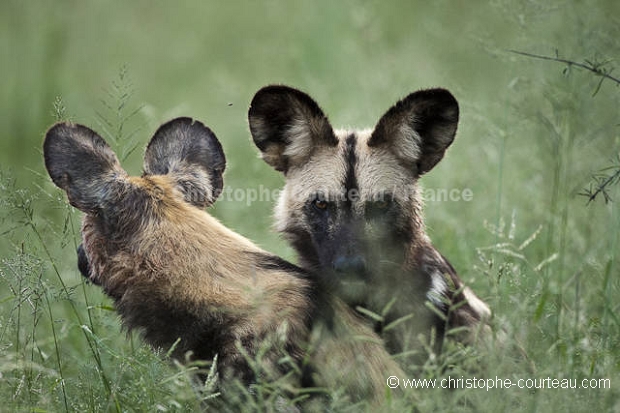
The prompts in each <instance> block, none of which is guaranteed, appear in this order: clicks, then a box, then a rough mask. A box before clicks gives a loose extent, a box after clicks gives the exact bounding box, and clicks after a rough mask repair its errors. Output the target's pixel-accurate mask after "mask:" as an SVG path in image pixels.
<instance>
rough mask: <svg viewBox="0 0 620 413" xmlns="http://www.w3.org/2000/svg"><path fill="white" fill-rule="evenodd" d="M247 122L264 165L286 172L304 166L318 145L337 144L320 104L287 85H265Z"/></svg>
mask: <svg viewBox="0 0 620 413" xmlns="http://www.w3.org/2000/svg"><path fill="white" fill-rule="evenodd" d="M248 120H249V123H250V132H251V133H252V138H253V139H254V143H255V144H256V146H257V147H258V149H260V150H261V152H262V157H263V159H264V160H265V162H267V163H268V164H269V165H271V166H273V167H274V168H275V169H276V170H278V171H282V172H284V173H286V171H287V170H288V169H289V168H290V167H294V166H295V165H299V164H301V163H302V162H303V161H304V160H305V159H307V157H308V156H310V155H311V154H312V152H313V150H314V149H315V148H316V147H317V146H336V145H338V139H337V138H336V136H335V135H334V131H333V129H332V127H331V125H330V124H329V121H328V120H327V117H326V116H325V114H323V111H322V110H321V108H320V107H319V105H318V104H317V103H316V102H315V101H314V100H313V99H312V98H311V97H310V96H308V95H307V94H305V93H303V92H301V91H299V90H297V89H293V88H290V87H287V86H266V87H264V88H262V89H261V90H259V91H258V92H256V95H254V98H253V99H252V103H251V105H250V110H249V112H248Z"/></svg>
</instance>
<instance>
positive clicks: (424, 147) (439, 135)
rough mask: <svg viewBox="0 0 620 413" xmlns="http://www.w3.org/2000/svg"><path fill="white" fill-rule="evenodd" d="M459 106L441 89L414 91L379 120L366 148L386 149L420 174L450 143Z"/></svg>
mask: <svg viewBox="0 0 620 413" xmlns="http://www.w3.org/2000/svg"><path fill="white" fill-rule="evenodd" d="M458 121H459V105H458V103H457V101H456V99H455V98H454V96H452V94H451V93H450V92H448V91H447V90H445V89H428V90H420V91H417V92H414V93H412V94H410V95H409V96H407V97H406V98H404V99H403V100H401V101H399V102H398V103H396V104H395V105H394V106H392V108H390V110H388V111H387V113H386V114H385V115H383V117H382V118H381V119H380V120H379V123H377V126H376V127H375V130H374V131H373V133H372V136H371V138H370V139H369V140H368V146H370V147H379V146H384V145H385V146H387V147H389V148H390V150H392V151H393V152H394V154H395V155H396V156H397V157H399V158H400V159H401V160H402V161H404V162H405V163H407V164H410V165H411V166H412V167H414V168H415V169H416V174H417V175H422V174H424V173H426V172H428V171H430V170H431V169H433V167H434V166H435V165H436V164H437V163H438V162H439V161H440V160H441V159H442V158H443V155H444V153H445V151H446V149H448V146H450V144H452V141H454V135H455V134H456V127H457V124H458Z"/></svg>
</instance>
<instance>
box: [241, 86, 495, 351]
mask: <svg viewBox="0 0 620 413" xmlns="http://www.w3.org/2000/svg"><path fill="white" fill-rule="evenodd" d="M458 115H459V108H458V104H457V101H456V100H455V98H454V97H453V96H452V94H450V92H448V91H447V90H444V89H430V90H421V91H418V92H415V93H412V94H410V95H409V96H407V97H406V98H404V99H402V100H401V101H399V102H398V103H396V104H395V105H394V106H393V107H392V108H391V109H390V110H388V111H387V113H385V114H384V115H383V117H381V119H380V120H379V122H378V123H377V125H376V126H375V128H374V129H372V130H334V129H332V126H331V125H330V123H329V121H328V119H327V117H326V116H325V114H324V113H323V111H322V110H321V109H320V107H319V105H318V104H317V103H316V102H315V101H314V100H313V99H312V98H311V97H310V96H308V95H307V94H305V93H303V92H301V91H299V90H296V89H293V88H289V87H286V86H267V87H264V88H263V89H261V90H259V91H258V92H257V93H256V95H255V96H254V98H253V100H252V103H251V106H250V109H249V113H248V117H249V126H250V131H251V134H252V137H253V139H254V142H255V144H256V146H257V147H258V148H259V149H260V150H261V152H262V157H263V159H264V160H265V161H266V162H267V163H268V164H269V165H271V166H272V167H274V168H275V169H276V170H278V171H281V172H282V173H283V174H284V175H285V178H286V184H285V187H284V190H283V191H282V193H281V195H280V199H279V202H278V204H277V206H276V212H275V216H276V228H277V230H278V231H280V232H281V233H283V234H284V236H285V237H286V238H287V239H288V240H289V241H290V242H291V243H292V245H293V247H294V248H295V249H296V251H297V252H298V255H299V259H300V265H301V266H302V267H304V268H306V269H309V270H311V271H315V272H317V274H320V275H321V276H323V277H326V279H325V280H324V281H325V282H326V283H328V284H331V288H332V289H333V290H334V291H336V294H337V295H338V296H340V297H342V298H343V299H344V300H345V301H346V302H347V303H349V305H351V306H352V307H357V306H361V307H364V308H366V309H368V310H371V311H373V312H375V313H377V314H380V315H383V316H384V317H383V321H382V323H381V324H380V325H378V326H377V328H378V329H381V328H385V327H386V326H387V325H389V324H390V323H393V324H392V325H391V326H390V327H389V328H385V330H387V331H384V338H385V339H386V341H387V345H388V347H389V349H390V351H392V352H401V351H404V350H412V349H416V348H419V343H418V342H417V340H418V336H419V334H420V333H425V334H426V340H428V338H429V337H428V334H427V333H429V332H431V331H433V330H434V331H435V332H436V334H437V335H438V340H436V341H435V342H436V343H437V347H436V349H438V348H440V343H441V338H442V337H443V333H445V331H446V327H456V326H469V327H474V326H478V325H479V326H484V323H481V321H483V320H486V319H487V318H488V317H489V316H490V310H489V308H488V307H487V305H486V304H485V303H484V302H482V301H481V300H480V299H478V298H477V297H476V296H475V295H474V293H473V292H472V291H471V290H470V289H469V288H467V287H465V286H464V285H463V283H462V282H461V280H460V279H459V278H458V276H457V274H456V271H455V270H454V268H453V267H452V266H451V265H450V263H449V262H448V260H446V258H444V257H443V256H442V255H441V254H440V253H439V252H438V251H437V250H436V249H435V248H434V247H433V245H432V244H431V241H430V239H429V237H428V236H427V235H426V232H425V228H424V223H423V220H422V201H421V197H420V195H419V189H418V184H417V181H418V178H419V177H420V176H421V175H423V174H424V173H426V172H428V171H430V170H431V169H432V168H433V167H434V166H435V165H436V164H437V163H438V162H439V161H440V160H441V158H442V157H443V155H444V152H445V150H446V149H447V148H448V146H450V144H451V143H452V141H453V139H454V135H455V133H456V128H457V122H458ZM427 301H428V302H430V303H432V305H433V306H434V307H435V308H436V310H439V311H431V309H429V308H428V306H427V305H426V304H425V303H426V302H427ZM437 313H439V314H437ZM443 315H445V317H444V316H443ZM397 320H398V321H399V322H398V323H395V321H397ZM472 330H473V329H472Z"/></svg>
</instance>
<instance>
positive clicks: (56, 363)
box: [0, 0, 620, 411]
mask: <svg viewBox="0 0 620 413" xmlns="http://www.w3.org/2000/svg"><path fill="white" fill-rule="evenodd" d="M619 16H620V3H619V2H617V1H613V0H586V1H579V2H576V1H558V0H554V1H533V0H516V1H513V0H511V1H508V0H494V1H488V2H485V1H475V2H461V3H457V2H453V1H447V0H437V1H433V2H427V1H394V2H386V1H365V0H343V1H338V2H336V1H327V0H325V1H323V0H316V1H312V2H310V1H306V2H300V1H299V2H298V1H288V2H286V1H262V2H258V1H257V2H245V1H228V2H224V1H190V2H167V1H146V0H142V1H133V2H115V1H99V2H94V1H69V0H59V1H54V2H43V1H27V2H24V1H16V0H15V1H14V0H4V1H2V2H1V3H0V53H1V55H0V60H1V62H2V63H1V64H0V73H1V74H2V81H1V82H0V99H1V100H0V113H1V116H0V173H1V181H0V185H1V187H0V189H1V190H2V194H1V195H0V202H1V204H0V206H1V208H2V209H1V211H0V234H1V239H0V259H2V262H1V263H0V275H1V278H0V379H1V380H2V381H3V382H4V384H3V385H2V390H0V398H2V399H4V400H5V401H3V404H2V405H1V406H0V411H35V410H36V411H59V410H60V411H62V410H71V411H73V410H88V411H107V410H114V411H120V410H123V411H129V410H135V411H147V410H148V411H152V410H155V409H159V410H175V409H178V410H183V409H190V408H197V407H198V406H199V403H197V402H196V395H195V394H194V391H193V390H191V386H189V385H188V384H187V379H186V376H184V375H183V374H181V373H183V370H182V369H181V370H179V371H177V370H175V368H174V367H172V366H170V365H168V364H167V363H161V362H159V361H158V360H159V359H158V358H156V357H153V356H152V355H151V353H150V352H149V351H148V350H145V349H144V348H143V347H142V346H141V345H140V343H139V340H127V339H126V337H125V335H124V334H123V333H121V330H120V327H119V326H118V324H119V323H118V319H117V318H116V316H115V314H114V312H113V311H110V308H109V306H110V302H109V301H108V300H107V299H106V298H105V297H104V296H103V295H102V294H101V293H100V292H99V290H98V289H97V288H95V287H92V286H88V285H84V284H83V282H82V280H81V278H80V276H79V274H78V272H77V269H76V258H75V246H76V243H77V242H79V219H80V214H79V213H78V212H76V211H73V210H72V209H71V208H69V207H67V206H66V202H65V200H64V196H63V194H62V193H60V191H59V190H57V189H56V188H55V187H53V185H52V184H51V182H50V180H49V179H48V177H47V174H46V173H45V169H44V166H43V162H42V154H41V142H42V139H43V136H44V133H45V131H46V129H47V128H48V127H49V126H50V125H51V124H52V123H53V122H54V121H55V120H56V119H58V118H62V119H70V120H72V121H75V122H79V123H83V124H86V125H89V126H91V127H92V128H94V129H95V130H97V131H99V132H100V133H101V134H102V135H103V136H104V138H106V139H107V140H108V141H109V142H111V143H112V146H113V147H114V148H115V149H116V150H117V151H118V153H119V154H121V155H122V157H123V158H125V159H124V165H125V167H126V169H127V170H128V171H129V172H131V173H134V174H138V173H139V172H140V168H141V156H142V152H143V148H144V145H145V144H146V142H147V141H148V139H149V138H150V136H151V134H152V133H153V132H154V130H155V129H156V127H157V126H158V125H159V124H160V123H162V122H164V121H166V120H169V119H171V118H172V117H175V116H180V115H182V116H192V117H195V118H197V119H200V120H202V121H203V122H205V123H206V124H208V125H209V126H210V127H211V128H212V129H213V130H214V131H215V133H216V134H217V135H218V137H219V138H220V140H221V141H222V143H223V146H224V150H225V152H226V154H227V158H228V167H227V172H226V176H225V178H226V185H227V186H228V187H231V188H233V189H234V188H256V189H258V188H260V186H261V185H262V186H263V187H265V188H270V189H277V188H280V187H281V186H282V183H283V179H282V177H281V176H280V175H279V174H278V173H276V172H275V171H273V170H272V169H271V168H270V167H268V166H267V165H266V164H265V163H263V162H262V161H261V160H260V159H258V156H257V150H256V149H255V147H254V145H253V144H252V143H251V139H250V135H249V132H248V128H247V120H246V115H247V108H248V105H249V102H250V100H251V98H252V96H253V94H254V93H255V92H256V91H257V90H258V89H259V88H260V87H261V86H264V85H266V84H269V83H284V84H288V85H291V86H295V87H298V88H300V89H302V90H305V91H306V92H308V93H309V94H310V95H311V96H313V97H314V98H315V99H316V100H317V101H318V102H319V104H320V105H321V106H322V107H323V109H324V110H325V112H326V113H327V114H328V116H329V117H330V120H331V122H332V124H333V125H334V126H336V127H347V126H351V127H372V126H373V125H374V123H375V122H376V121H377V120H378V118H379V117H380V116H381V115H382V114H383V113H384V112H385V111H386V110H387V109H388V108H389V107H390V106H391V105H392V104H393V103H394V102H395V101H396V100H397V99H399V98H401V97H403V96H405V95H406V94H408V93H409V92H412V91H414V90H417V89H420V88H427V87H433V86H441V87H445V88H448V89H449V90H451V91H452V92H453V93H454V94H455V96H456V97H457V99H458V100H459V102H460V105H461V120H460V126H459V132H458V135H457V140H456V141H455V143H454V145H453V146H452V148H451V149H450V150H449V152H448V154H447V156H446V158H445V159H444V161H443V162H442V163H440V164H439V166H438V167H437V168H436V169H435V170H433V171H432V172H431V173H430V174H429V175H428V176H426V177H424V179H423V184H424V186H425V187H426V188H448V189H451V188H457V189H464V188H469V189H471V190H472V191H473V194H474V195H473V200H472V201H470V202H427V206H426V211H425V215H426V221H427V224H428V227H429V232H430V235H431V237H432V239H433V241H434V243H435V244H436V245H437V247H438V248H439V249H440V250H441V251H442V253H443V254H444V255H446V256H447V257H449V258H450V260H451V261H452V263H453V264H454V265H455V267H456V268H457V269H458V270H459V272H460V273H461V274H462V276H463V278H464V279H465V280H466V281H467V282H469V283H470V284H471V285H472V286H473V287H474V289H475V290H476V291H477V293H478V294H479V295H480V296H481V297H482V298H484V299H485V300H486V301H487V302H489V303H490V305H491V306H492V308H493V309H494V311H495V314H496V319H497V320H498V322H499V323H500V324H502V325H503V326H504V329H505V330H506V331H507V333H508V336H509V337H510V340H514V342H515V343H519V345H520V346H522V348H523V353H524V354H525V356H524V357H523V360H526V361H523V360H521V361H515V362H514V364H512V363H508V361H507V359H511V360H512V358H511V357H506V356H505V354H503V351H502V350H499V349H498V350H495V351H491V354H488V355H485V357H484V358H485V359H486V360H487V362H488V364H490V365H492V366H493V368H491V370H490V371H488V372H487V373H486V374H487V375H489V376H490V377H492V376H494V375H500V377H501V376H502V375H503V376H505V377H511V376H512V377H525V375H526V374H530V375H531V376H535V377H547V376H551V377H558V378H562V377H566V378H581V377H588V378H589V377H595V378H611V384H612V388H611V389H607V390H587V391H586V390H579V391H570V390H538V391H526V390H519V391H516V390H515V391H512V390H495V391H494V392H489V393H488V394H487V393H485V392H482V391H480V390H478V391H476V390H471V391H456V392H451V393H448V394H447V395H446V394H445V393H439V392H435V393H433V392H430V393H428V394H427V397H426V398H425V402H424V403H423V404H422V406H421V407H422V409H423V410H426V409H427V408H428V409H429V410H430V409H434V410H436V409H437V408H442V409H444V410H445V409H450V408H453V407H454V406H456V405H459V406H461V407H464V408H465V409H470V410H471V411H482V410H488V411H501V410H505V409H508V408H510V409H518V410H524V411H558V410H565V411H569V410H570V411H585V410H586V409H590V410H600V411H611V410H614V409H615V410H614V411H620V404H618V402H617V400H620V376H619V371H620V319H619V318H618V313H619V311H618V310H619V307H620V304H619V303H620V281H619V278H618V277H619V275H620V270H619V268H620V267H619V264H618V251H619V250H620V247H619V244H618V234H619V233H620V209H619V207H618V205H620V204H619V203H618V202H620V194H619V193H618V189H617V187H612V188H611V189H610V193H609V195H610V196H611V199H612V200H613V201H615V202H609V203H605V202H604V201H603V199H602V198H599V199H597V200H595V201H594V202H592V203H590V204H589V205H586V203H587V198H585V197H583V196H580V195H578V194H579V193H580V192H582V191H583V189H584V188H587V187H588V186H589V184H590V182H592V176H593V175H595V174H597V173H598V172H599V171H600V170H601V169H603V168H605V167H608V166H611V165H614V162H616V163H617V162H618V161H617V160H616V161H614V159H616V158H617V157H618V152H619V148H620V132H619V131H620V110H619V108H620V105H619V103H620V88H619V87H618V85H617V84H615V83H614V82H612V81H609V80H606V81H604V82H603V83H602V84H601V85H599V82H600V80H601V79H600V78H599V77H597V76H596V75H595V74H594V73H592V72H588V71H585V70H580V69H579V68H577V67H574V66H567V65H566V64H560V63H556V62H551V61H542V60H537V59H532V58H528V57H525V56H522V55H517V54H514V53H512V52H510V51H509V50H519V51H524V52H531V53H537V54H541V55H547V56H552V57H554V56H560V57H563V58H567V59H571V60H574V61H576V62H585V61H588V62H590V63H593V64H595V65H597V67H600V68H602V70H606V71H609V70H612V69H613V68H614V67H616V68H617V71H618V72H619V73H620V68H618V67H619V66H620V62H618V60H617V59H618V58H619V57H620V42H618V39H620V17H619ZM612 73H614V72H612ZM616 75H617V73H616ZM599 86H600V88H599ZM272 208H273V202H266V201H264V202H254V203H252V204H251V205H249V206H248V205H247V204H246V203H245V202H243V201H241V202H236V201H234V200H222V201H221V202H219V203H217V204H216V206H215V208H214V209H213V213H214V214H215V215H216V216H218V217H219V218H220V219H221V220H222V221H223V222H224V223H225V224H226V225H228V226H229V227H231V228H234V229H235V230H237V231H238V232H240V233H242V234H244V235H246V236H248V237H250V238H251V239H253V240H255V241H257V242H258V243H259V244H261V245H262V246H263V247H265V248H266V249H268V250H270V251H273V252H275V253H278V254H279V255H282V256H284V257H286V258H289V259H294V255H293V254H292V251H291V249H290V248H289V247H288V246H287V245H286V243H285V242H283V241H282V240H280V239H279V237H278V235H277V234H275V233H274V232H273V231H272V230H271V229H270V227H271V221H272V220H271V211H272ZM395 288H397V287H395ZM515 359H519V358H518V357H515ZM429 374H431V373H429ZM432 374H435V375H438V374H441V371H439V370H438V371H435V372H434V373H432ZM463 374H466V373H463ZM183 377H185V379H183ZM5 409H8V410H5Z"/></svg>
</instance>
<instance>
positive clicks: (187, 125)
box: [144, 118, 226, 208]
mask: <svg viewBox="0 0 620 413" xmlns="http://www.w3.org/2000/svg"><path fill="white" fill-rule="evenodd" d="M225 168H226V158H225V157H224V151H223V150H222V145H221V144H220V141H219V140H218V139H217V137H216V136H215V134H214V133H213V132H212V131H211V129H209V128H208V127H206V126H205V125H204V124H202V123H201V122H199V121H195V120H193V119H191V118H177V119H173V120H171V121H170V122H168V123H165V124H163V125H162V126H160V127H159V129H157V132H155V135H154V136H153V138H152V139H151V142H149V144H148V146H147V147H146V153H145V154H144V173H145V174H148V175H171V176H173V177H174V179H175V181H176V183H177V187H178V188H179V190H180V191H181V192H182V193H183V194H184V195H185V200H186V201H187V202H189V203H191V204H193V205H195V206H197V207H199V208H204V207H206V206H208V205H211V204H212V203H213V202H215V200H216V199H217V197H218V196H219V195H220V193H221V192H222V188H223V187H224V179H223V177H222V174H223V173H224V169H225Z"/></svg>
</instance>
